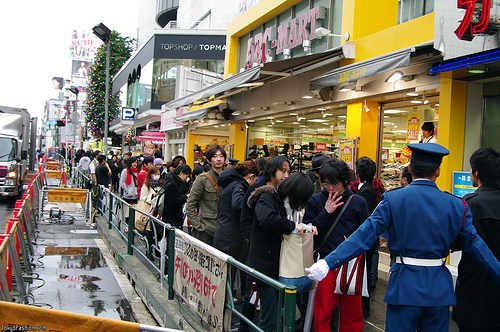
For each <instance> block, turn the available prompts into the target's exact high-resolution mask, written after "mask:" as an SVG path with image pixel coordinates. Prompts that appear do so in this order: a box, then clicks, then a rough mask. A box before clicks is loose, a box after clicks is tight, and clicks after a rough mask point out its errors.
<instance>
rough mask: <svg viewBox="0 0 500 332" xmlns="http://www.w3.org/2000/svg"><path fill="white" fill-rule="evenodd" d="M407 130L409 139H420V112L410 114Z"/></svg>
mask: <svg viewBox="0 0 500 332" xmlns="http://www.w3.org/2000/svg"><path fill="white" fill-rule="evenodd" d="M406 130H407V131H406V140H407V141H418V133H419V132H420V113H411V114H408V126H407V129H406Z"/></svg>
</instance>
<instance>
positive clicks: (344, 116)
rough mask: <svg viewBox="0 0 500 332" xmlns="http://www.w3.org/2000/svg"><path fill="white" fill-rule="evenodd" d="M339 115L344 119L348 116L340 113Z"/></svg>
mask: <svg viewBox="0 0 500 332" xmlns="http://www.w3.org/2000/svg"><path fill="white" fill-rule="evenodd" d="M338 117H339V118H342V119H345V118H347V115H339V116H338Z"/></svg>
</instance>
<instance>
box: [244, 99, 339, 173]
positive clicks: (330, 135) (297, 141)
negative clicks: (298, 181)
mask: <svg viewBox="0 0 500 332" xmlns="http://www.w3.org/2000/svg"><path fill="white" fill-rule="evenodd" d="M346 113H347V110H346V109H345V108H341V109H329V108H326V107H325V108H321V107H320V108H319V109H317V108H315V109H310V110H297V111H290V112H288V113H282V114H273V115H271V116H266V117H262V118H257V119H255V120H251V121H249V122H248V151H247V157H248V158H252V159H256V158H258V157H273V156H278V155H286V156H287V157H288V158H289V160H290V162H291V164H292V170H294V171H301V172H306V171H307V169H309V168H311V167H312V166H311V159H312V156H313V155H314V154H316V153H324V154H326V155H328V156H330V157H335V158H339V142H340V140H341V139H342V138H344V137H345V128H346V126H345V124H346Z"/></svg>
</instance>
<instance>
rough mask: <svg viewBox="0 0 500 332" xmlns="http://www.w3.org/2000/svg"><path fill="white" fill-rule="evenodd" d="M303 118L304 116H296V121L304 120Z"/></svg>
mask: <svg viewBox="0 0 500 332" xmlns="http://www.w3.org/2000/svg"><path fill="white" fill-rule="evenodd" d="M305 119H306V118H304V117H301V116H299V117H298V118H297V121H300V120H305Z"/></svg>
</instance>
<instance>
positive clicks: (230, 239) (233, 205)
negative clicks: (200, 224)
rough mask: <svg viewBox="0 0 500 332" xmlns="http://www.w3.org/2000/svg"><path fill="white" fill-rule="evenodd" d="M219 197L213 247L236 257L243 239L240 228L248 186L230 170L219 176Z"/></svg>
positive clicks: (242, 178)
mask: <svg viewBox="0 0 500 332" xmlns="http://www.w3.org/2000/svg"><path fill="white" fill-rule="evenodd" d="M218 182H219V186H220V187H221V188H222V191H221V193H220V196H219V206H218V212H217V226H216V228H215V235H214V246H215V248H217V249H219V250H220V251H222V252H225V253H226V254H228V255H231V256H233V257H235V258H238V257H237V254H238V253H237V249H238V244H239V243H240V242H241V241H242V240H243V239H244V238H243V234H242V232H241V227H240V217H241V208H242V206H243V196H244V195H245V192H246V191H247V189H248V187H249V184H248V181H247V180H245V178H244V177H243V176H241V175H240V174H239V173H238V172H236V171H235V170H234V169H232V168H228V169H226V170H225V171H224V172H222V173H221V174H220V175H219V180H218Z"/></svg>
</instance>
